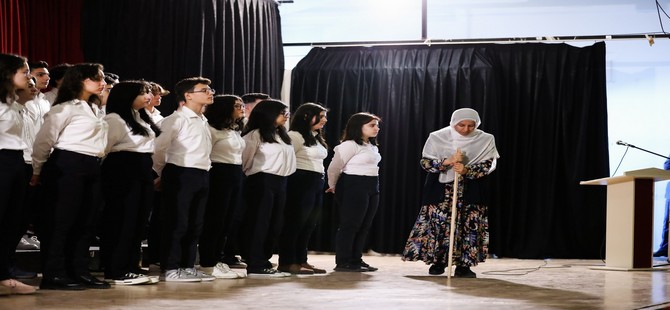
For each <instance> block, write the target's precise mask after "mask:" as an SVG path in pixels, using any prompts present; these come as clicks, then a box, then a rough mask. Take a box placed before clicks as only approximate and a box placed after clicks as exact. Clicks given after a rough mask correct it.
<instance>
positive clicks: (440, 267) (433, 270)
mask: <svg viewBox="0 0 670 310" xmlns="http://www.w3.org/2000/svg"><path fill="white" fill-rule="evenodd" d="M444 268H447V266H445V265H444V264H433V265H432V266H430V268H428V274H432V275H434V276H438V275H441V274H443V273H444Z"/></svg>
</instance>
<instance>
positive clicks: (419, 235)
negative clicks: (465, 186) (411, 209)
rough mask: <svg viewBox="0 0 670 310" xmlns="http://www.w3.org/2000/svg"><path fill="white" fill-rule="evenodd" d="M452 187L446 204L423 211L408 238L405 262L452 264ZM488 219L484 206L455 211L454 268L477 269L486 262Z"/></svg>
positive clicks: (459, 206)
mask: <svg viewBox="0 0 670 310" xmlns="http://www.w3.org/2000/svg"><path fill="white" fill-rule="evenodd" d="M452 189H453V186H452V185H451V184H447V185H446V186H445V193H446V195H445V197H446V200H445V201H442V202H441V203H439V204H437V205H431V204H429V205H424V206H422V207H421V211H420V212H419V216H418V217H417V219H416V223H415V224H414V227H413V228H412V231H411V232H410V234H409V238H408V239H407V243H406V245H405V250H404V252H403V257H402V260H404V261H417V260H421V261H424V262H425V263H426V264H435V263H442V264H445V265H446V264H447V262H448V260H449V229H450V226H451V204H452V202H451V201H452V197H453V190H452ZM488 226H489V224H488V215H487V208H486V206H485V205H476V204H469V205H464V204H463V203H462V201H459V202H458V204H457V207H456V231H455V234H454V238H455V239H456V240H455V243H454V253H453V264H454V266H468V267H469V266H476V265H477V264H478V263H479V262H483V261H485V260H486V256H487V254H488V243H489V233H488Z"/></svg>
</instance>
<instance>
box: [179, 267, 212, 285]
mask: <svg viewBox="0 0 670 310" xmlns="http://www.w3.org/2000/svg"><path fill="white" fill-rule="evenodd" d="M182 270H183V272H184V273H186V274H188V275H190V276H195V277H198V278H200V281H202V282H209V281H214V280H216V277H214V276H210V275H208V274H206V273H204V272H202V271H198V270H197V269H195V268H184V269H182Z"/></svg>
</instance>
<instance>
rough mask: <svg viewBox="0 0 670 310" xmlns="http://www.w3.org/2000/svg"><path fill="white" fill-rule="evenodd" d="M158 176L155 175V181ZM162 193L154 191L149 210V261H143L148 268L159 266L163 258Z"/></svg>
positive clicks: (147, 257)
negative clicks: (151, 265) (150, 265)
mask: <svg viewBox="0 0 670 310" xmlns="http://www.w3.org/2000/svg"><path fill="white" fill-rule="evenodd" d="M156 177H157V175H155V174H154V179H155V178H156ZM161 195H162V193H161V192H160V191H157V190H155V189H154V203H153V205H152V206H151V210H149V224H148V225H147V255H146V257H145V258H146V259H147V261H146V262H145V261H142V263H143V264H144V265H146V266H148V265H149V264H158V263H159V262H160V260H161V259H160V258H161V242H162V241H161V239H162V235H163V225H162V224H161V210H162V209H163V199H162V197H161Z"/></svg>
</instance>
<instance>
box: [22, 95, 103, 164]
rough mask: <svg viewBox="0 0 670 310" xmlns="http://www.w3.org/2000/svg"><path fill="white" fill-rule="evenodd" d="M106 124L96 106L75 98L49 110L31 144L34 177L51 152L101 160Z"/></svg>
mask: <svg viewBox="0 0 670 310" xmlns="http://www.w3.org/2000/svg"><path fill="white" fill-rule="evenodd" d="M106 146H107V123H106V122H105V121H104V120H103V119H102V117H101V113H100V109H98V106H97V105H95V104H89V103H88V102H86V101H84V100H79V99H74V100H70V101H67V102H63V103H60V104H57V105H55V106H52V107H51V110H50V111H49V112H47V114H46V115H45V116H44V123H43V124H42V128H40V130H39V131H38V132H37V135H36V136H35V143H34V144H33V174H35V175H39V174H40V172H41V171H42V165H44V163H45V162H46V161H47V158H49V154H50V153H51V149H52V148H54V149H60V150H65V151H71V152H76V153H79V154H84V155H88V156H95V157H103V156H104V155H105V147H106Z"/></svg>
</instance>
